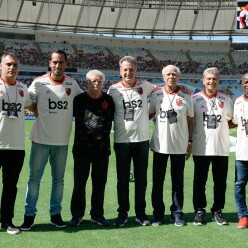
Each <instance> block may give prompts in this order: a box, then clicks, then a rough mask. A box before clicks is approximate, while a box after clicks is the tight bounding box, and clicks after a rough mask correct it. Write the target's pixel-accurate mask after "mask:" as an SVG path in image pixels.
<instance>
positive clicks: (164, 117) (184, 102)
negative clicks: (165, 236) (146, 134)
mask: <svg viewBox="0 0 248 248" xmlns="http://www.w3.org/2000/svg"><path fill="white" fill-rule="evenodd" d="M180 74H181V72H180V69H179V68H178V67H176V66H174V65H168V66H166V67H164V68H163V70H162V75H163V79H164V82H165V86H164V87H163V88H159V89H157V90H155V91H154V92H153V93H152V98H151V103H150V107H149V114H150V115H149V116H150V118H153V117H155V118H156V122H155V127H154V131H153V135H152V139H151V145H150V147H151V149H152V151H153V181H152V182H153V187H152V206H153V216H154V220H153V223H152V225H153V226H158V225H161V224H162V222H163V219H164V212H165V205H164V202H163V186H164V179H165V174H166V166H167V161H168V158H169V157H170V160H171V181H172V205H171V207H170V211H171V220H172V221H173V222H174V223H175V225H176V226H184V225H186V222H185V220H184V219H183V211H182V209H183V201H184V192H183V186H184V166H185V159H188V158H189V157H190V155H191V150H192V125H193V116H194V112H193V104H192V98H191V96H190V95H188V94H185V93H183V92H182V91H181V89H180V87H179V86H178V85H177V84H178V81H179V78H180Z"/></svg>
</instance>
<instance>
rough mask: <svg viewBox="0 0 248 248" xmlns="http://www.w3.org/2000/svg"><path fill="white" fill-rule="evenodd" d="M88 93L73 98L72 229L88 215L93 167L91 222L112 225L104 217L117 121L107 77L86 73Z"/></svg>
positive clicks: (95, 72)
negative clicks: (87, 191) (107, 90)
mask: <svg viewBox="0 0 248 248" xmlns="http://www.w3.org/2000/svg"><path fill="white" fill-rule="evenodd" d="M86 80H87V82H88V90H87V91H86V92H84V93H82V94H79V95H78V96H76V98H75V99H74V104H73V113H74V117H75V137H74V145H73V157H74V188H73V194H72V199H71V214H72V219H71V221H70V223H69V225H70V226H74V227H76V226H79V224H80V222H81V221H82V217H83V216H84V213H85V207H86V196H85V187H86V183H87V180H88V177H89V172H90V167H91V168H92V169H91V178H92V195H91V211H90V215H91V221H92V222H93V223H96V224H98V225H101V226H105V227H106V226H109V222H108V221H107V220H106V219H105V217H104V209H103V205H104V192H105V185H106V182H107V174H108V163H109V155H110V153H111V150H110V137H109V135H110V131H111V126H112V121H113V118H114V102H113V99H112V97H111V96H109V95H107V94H106V93H103V92H102V86H103V83H104V80H105V76H104V74H103V73H102V72H101V71H98V70H91V71H89V72H88V73H87V74H86Z"/></svg>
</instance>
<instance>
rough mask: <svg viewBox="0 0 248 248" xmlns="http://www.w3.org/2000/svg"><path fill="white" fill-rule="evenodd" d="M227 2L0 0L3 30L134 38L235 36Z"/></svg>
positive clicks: (231, 6)
mask: <svg viewBox="0 0 248 248" xmlns="http://www.w3.org/2000/svg"><path fill="white" fill-rule="evenodd" d="M236 9H237V3H236V1H227V0H210V1H206V0H202V1H200V0H191V1H185V0H43V1H41V0H0V31H1V30H4V29H5V30H6V28H7V29H13V30H14V29H18V30H22V29H23V30H32V31H56V32H69V33H75V34H79V33H89V34H99V35H101V34H102V35H106V34H108V35H112V36H118V35H140V36H150V37H155V36H189V37H193V36H230V37H231V36H237V35H247V33H245V32H242V31H237V30H236V25H237V13H236Z"/></svg>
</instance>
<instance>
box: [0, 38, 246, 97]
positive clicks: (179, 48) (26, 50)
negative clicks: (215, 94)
mask: <svg viewBox="0 0 248 248" xmlns="http://www.w3.org/2000/svg"><path fill="white" fill-rule="evenodd" d="M66 37H67V36H65V37H63V38H65V39H64V40H59V39H58V40H56V42H55V41H54V36H52V35H51V37H50V38H49V37H48V38H47V37H46V38H47V39H48V40H44V39H43V40H42V41H39V40H37V41H24V40H23V41H18V40H10V39H6V40H3V41H2V42H1V46H0V48H1V50H0V51H1V53H3V52H13V53H15V54H16V55H17V57H18V58H19V59H20V61H21V70H22V71H21V73H20V75H21V76H20V80H21V81H23V82H24V83H25V84H27V85H28V86H29V85H30V83H31V82H32V79H33V78H34V77H36V76H38V75H41V74H42V73H43V72H44V71H46V70H47V67H48V57H49V55H50V53H51V52H52V51H55V50H57V49H62V50H64V51H65V52H66V53H67V54H68V67H69V71H68V72H67V74H69V75H71V76H72V77H74V78H75V79H76V80H77V81H78V83H79V84H80V86H81V87H82V88H83V89H85V88H86V82H85V74H86V71H87V70H89V69H92V68H97V69H100V70H103V72H104V73H105V75H106V82H105V85H104V87H103V89H104V91H107V89H108V87H109V85H111V84H112V83H114V82H116V81H119V80H120V77H119V72H118V70H119V64H118V61H119V59H120V58H121V57H123V56H125V55H132V56H135V57H136V58H137V61H138V71H139V75H140V77H141V78H146V79H147V80H148V81H150V82H152V83H154V84H157V85H163V84H164V82H163V80H162V78H161V70H162V68H163V67H164V66H166V65H168V64H174V65H176V66H178V67H179V68H180V70H181V72H182V79H181V80H180V83H181V84H185V85H187V86H190V87H191V89H192V90H191V91H192V92H194V91H197V90H200V89H201V88H202V80H201V78H202V72H203V71H204V69H205V68H207V67H213V66H214V67H217V68H218V69H219V70H220V73H221V82H220V84H221V85H222V87H221V89H222V90H224V91H227V92H229V93H230V94H231V95H232V96H233V98H235V97H237V96H238V95H239V94H240V92H241V91H240V90H239V88H240V78H241V75H240V74H243V73H245V72H247V63H246V58H247V51H233V50H232V49H231V48H230V44H228V43H227V42H226V41H225V42H220V41H218V42H213V41H212V42H207V41H204V42H199V41H198V42H192V41H188V42H185V41H180V40H179V41H175V40H174V41H169V40H168V41H166V40H164V41H163V42H161V41H155V42H157V43H156V44H155V45H154V44H150V43H152V41H151V40H149V42H148V41H146V40H145V39H140V40H138V39H136V40H135V41H134V40H132V39H130V40H129V39H126V40H124V39H120V38H116V39H114V38H111V39H108V38H106V37H97V38H96V37H91V38H90V37H88V38H87V39H86V38H85V39H84V42H83V43H82V42H80V41H79V40H76V39H75V40H72V41H68V40H66ZM63 38H62V39H63ZM49 39H50V40H49ZM213 44H214V45H213ZM31 67H32V69H31ZM235 68H237V70H236V71H235ZM30 70H31V71H32V72H33V75H32V76H31V77H30ZM34 71H36V72H34ZM41 71H42V73H41ZM230 85H232V86H233V87H229V86H230Z"/></svg>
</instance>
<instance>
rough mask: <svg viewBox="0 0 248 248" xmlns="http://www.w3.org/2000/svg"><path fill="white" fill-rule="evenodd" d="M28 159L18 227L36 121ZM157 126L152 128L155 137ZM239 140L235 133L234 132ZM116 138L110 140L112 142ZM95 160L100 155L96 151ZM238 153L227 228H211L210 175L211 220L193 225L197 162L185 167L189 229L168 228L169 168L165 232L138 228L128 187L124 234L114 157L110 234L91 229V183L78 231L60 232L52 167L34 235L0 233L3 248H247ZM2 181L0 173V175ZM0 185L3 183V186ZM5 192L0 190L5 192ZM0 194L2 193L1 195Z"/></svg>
mask: <svg viewBox="0 0 248 248" xmlns="http://www.w3.org/2000/svg"><path fill="white" fill-rule="evenodd" d="M25 124H26V159H25V164H24V167H23V170H22V172H21V176H20V180H19V184H18V189H19V191H18V195H17V200H16V207H15V218H14V221H13V222H14V224H15V225H16V226H20V225H21V224H22V221H23V214H24V200H25V191H26V185H27V181H28V176H29V168H28V167H29V165H28V160H29V154H30V141H29V139H28V135H29V132H30V129H31V126H32V124H33V121H30V120H29V121H26V122H25ZM152 126H153V124H152V123H151V125H150V131H152V128H153V127H152ZM230 134H231V135H235V130H234V131H231V132H230ZM112 135H113V134H111V137H112ZM72 141H73V132H72V135H71V140H70V147H69V153H68V160H67V168H66V174H65V188H64V198H63V210H62V217H63V219H64V220H65V221H66V222H67V221H69V220H70V218H71V214H70V199H71V194H72V188H73V158H72V153H71V147H72ZM96 156H97V151H96ZM234 159H235V157H234V153H230V158H229V172H228V181H227V192H226V206H225V209H224V211H223V212H224V214H225V217H226V218H227V219H228V221H229V223H230V224H229V226H219V225H217V224H216V223H215V222H212V220H211V215H210V208H211V205H212V200H213V194H212V191H213V183H212V175H211V171H210V172H209V179H208V183H207V200H208V206H207V209H206V210H207V215H206V221H207V223H206V225H205V226H200V227H199V226H195V225H193V219H194V213H193V205H192V186H193V162H192V159H190V160H189V161H187V162H186V167H185V204H184V217H185V220H186V221H187V223H188V225H187V226H185V227H176V226H175V225H174V224H172V223H170V220H169V214H170V211H169V207H170V204H171V183H170V166H168V167H167V175H166V181H165V185H164V202H165V205H166V217H165V223H164V224H163V225H162V226H158V227H153V226H145V227H143V226H139V225H138V224H137V223H136V222H135V221H134V219H135V214H134V201H133V199H134V183H133V182H130V203H131V209H130V212H129V220H128V223H127V224H126V225H125V227H123V228H117V227H115V226H113V222H114V219H115V218H116V217H117V211H116V210H117V195H116V169H115V156H114V152H112V155H111V157H110V163H109V173H108V182H107V186H106V192H105V217H106V218H107V219H109V220H110V222H111V226H110V227H109V228H102V227H100V226H96V225H95V224H92V223H91V222H90V221H89V219H90V216H89V211H90V195H91V180H90V178H89V180H88V184H87V208H86V214H85V216H84V220H83V222H82V223H81V225H80V226H79V227H78V228H71V227H67V228H65V229H61V230H58V229H56V228H55V227H54V226H52V225H51V224H49V222H50V216H49V199H50V191H51V175H50V165H49V164H48V165H47V166H46V170H45V173H44V175H43V178H42V181H41V188H40V196H39V201H38V205H37V209H38V212H37V216H36V219H35V226H34V227H33V228H32V230H31V231H28V232H22V233H21V234H19V235H9V234H7V233H6V232H4V231H0V247H4V248H5V247H12V248H14V247H44V248H50V247H53V248H55V247H115V248H118V247H120V248H121V247H154V248H156V247H218V248H221V247H248V239H247V231H248V229H246V230H240V229H238V228H237V227H236V225H237V213H236V206H235V201H234V172H235V169H234V168H235V167H234ZM151 172H152V154H151V153H150V157H149V168H148V187H147V198H146V200H147V214H148V216H149V218H150V219H152V206H151V197H150V196H151V188H152V173H151ZM0 175H2V174H1V172H0ZM1 180H2V179H0V181H1ZM1 188H2V187H1ZM0 190H1V189H0Z"/></svg>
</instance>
